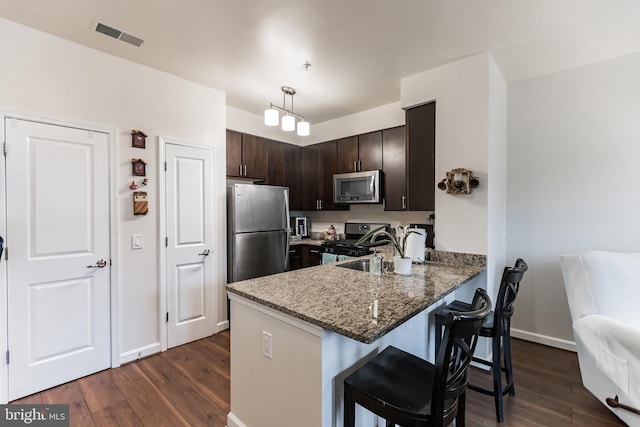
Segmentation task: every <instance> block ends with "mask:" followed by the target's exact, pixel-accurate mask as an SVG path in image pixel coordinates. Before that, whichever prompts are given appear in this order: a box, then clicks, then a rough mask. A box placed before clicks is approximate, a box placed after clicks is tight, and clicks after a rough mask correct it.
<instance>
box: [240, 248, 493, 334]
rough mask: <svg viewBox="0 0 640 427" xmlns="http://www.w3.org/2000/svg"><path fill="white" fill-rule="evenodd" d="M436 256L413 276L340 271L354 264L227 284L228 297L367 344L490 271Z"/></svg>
mask: <svg viewBox="0 0 640 427" xmlns="http://www.w3.org/2000/svg"><path fill="white" fill-rule="evenodd" d="M381 252H382V253H383V254H384V251H381ZM432 256H433V261H427V262H426V263H425V264H414V265H413V266H412V270H411V276H400V275H397V274H394V273H392V272H385V273H384V274H383V275H382V276H372V275H370V274H369V273H368V272H363V271H357V270H351V269H348V268H344V267H339V265H340V264H345V263H348V262H352V261H353V259H350V260H347V261H342V262H338V263H335V264H327V265H320V266H316V267H310V268H304V269H300V270H295V271H290V272H286V273H280V274H274V275H270V276H265V277H259V278H256V279H250V280H244V281H241V282H235V283H229V284H228V285H227V291H228V292H230V293H233V294H236V295H239V296H242V297H245V298H247V299H249V300H251V301H254V302H257V303H259V304H262V305H264V306H266V307H270V308H272V309H274V310H277V311H280V312H282V313H286V314H288V315H290V316H293V317H295V318H297V319H301V320H303V321H306V322H309V323H311V324H313V325H316V326H319V327H321V328H324V329H327V330H330V331H333V332H336V333H339V334H341V335H344V336H347V337H349V338H352V339H354V340H357V341H360V342H363V343H367V344H368V343H371V342H373V341H375V340H377V339H378V338H380V337H381V336H383V335H384V334H386V333H387V332H389V331H391V330H392V329H394V328H395V327H397V326H398V325H400V324H402V323H403V322H405V321H406V320H408V319H409V318H411V317H413V316H414V315H416V314H418V313H419V312H421V311H422V310H424V309H426V308H427V307H429V306H430V305H432V304H433V303H435V302H437V301H438V300H440V299H441V298H443V297H444V296H445V295H447V294H448V293H450V292H452V291H453V290H455V289H456V288H458V287H460V286H462V285H463V284H465V283H466V282H468V281H469V280H471V279H472V278H474V277H476V276H477V275H479V274H481V273H482V272H483V271H484V270H485V269H486V256H484V255H475V254H463V253H458V252H440V251H434V252H432ZM363 258H366V257H363ZM391 259H392V258H391V256H390V254H387V256H385V260H391Z"/></svg>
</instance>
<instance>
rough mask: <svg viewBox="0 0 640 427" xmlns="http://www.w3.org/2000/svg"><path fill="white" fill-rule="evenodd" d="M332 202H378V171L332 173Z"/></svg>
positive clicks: (379, 200)
mask: <svg viewBox="0 0 640 427" xmlns="http://www.w3.org/2000/svg"><path fill="white" fill-rule="evenodd" d="M333 201H334V203H380V202H381V201H382V199H381V197H380V171H379V170H374V171H364V172H350V173H339V174H335V175H333Z"/></svg>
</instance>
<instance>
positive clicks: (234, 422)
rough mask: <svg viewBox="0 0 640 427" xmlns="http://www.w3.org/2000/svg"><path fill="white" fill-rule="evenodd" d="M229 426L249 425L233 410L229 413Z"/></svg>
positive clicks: (240, 426) (244, 426)
mask: <svg viewBox="0 0 640 427" xmlns="http://www.w3.org/2000/svg"><path fill="white" fill-rule="evenodd" d="M227 427H247V426H246V425H245V424H244V423H243V422H242V421H240V420H239V419H238V417H236V416H235V415H233V412H229V413H228V414H227Z"/></svg>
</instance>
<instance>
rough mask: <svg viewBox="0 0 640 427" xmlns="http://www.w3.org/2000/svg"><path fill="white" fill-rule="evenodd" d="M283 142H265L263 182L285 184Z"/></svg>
mask: <svg viewBox="0 0 640 427" xmlns="http://www.w3.org/2000/svg"><path fill="white" fill-rule="evenodd" d="M284 146H285V144H284V143H283V142H278V141H272V140H270V139H268V140H266V142H265V159H266V165H267V167H266V174H265V179H264V183H265V184H267V185H282V186H283V185H285V157H284Z"/></svg>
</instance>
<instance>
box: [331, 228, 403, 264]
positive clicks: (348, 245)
mask: <svg viewBox="0 0 640 427" xmlns="http://www.w3.org/2000/svg"><path fill="white" fill-rule="evenodd" d="M382 226H384V227H386V228H387V231H389V230H390V228H391V225H390V224H381V223H368V222H367V223H363V222H347V223H345V224H344V233H345V238H344V239H343V240H328V241H325V242H323V243H322V247H323V249H324V252H326V253H330V254H335V255H347V256H363V255H367V254H370V253H371V249H370V248H372V247H374V246H379V245H381V244H384V243H379V242H373V243H372V242H366V243H364V244H362V245H359V246H356V242H357V241H358V240H359V239H360V238H361V237H362V236H364V235H365V234H367V233H368V232H369V231H371V230H375V229H376V228H379V227H382Z"/></svg>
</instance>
